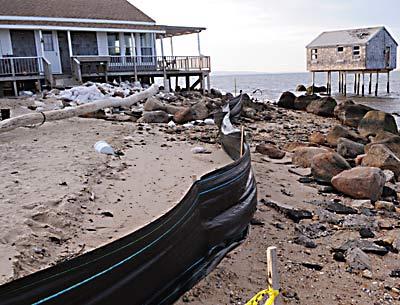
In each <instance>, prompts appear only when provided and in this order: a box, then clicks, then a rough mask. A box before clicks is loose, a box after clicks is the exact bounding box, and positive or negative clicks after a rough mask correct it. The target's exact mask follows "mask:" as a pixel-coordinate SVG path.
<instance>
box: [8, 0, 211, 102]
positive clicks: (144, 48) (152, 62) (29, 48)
mask: <svg viewBox="0 0 400 305" xmlns="http://www.w3.org/2000/svg"><path fill="white" fill-rule="evenodd" d="M0 7H1V9H0V94H3V95H4V94H12V93H14V94H17V93H18V92H19V91H20V90H24V89H27V88H31V87H32V86H33V84H34V83H36V87H38V86H37V84H38V83H40V84H41V85H44V84H47V85H50V86H55V85H60V86H62V85H71V84H77V83H81V82H82V81H84V80H86V79H102V80H108V79H110V78H117V79H132V80H133V79H134V80H141V81H143V82H148V83H151V82H154V78H155V77H163V78H164V84H165V86H166V87H167V89H168V88H169V87H170V79H171V77H184V78H186V86H187V87H192V88H193V87H194V86H196V85H199V86H201V87H202V88H203V89H204V87H205V79H208V85H209V74H210V70H211V69H210V58H209V57H208V56H203V55H202V54H201V51H200V36H198V51H199V54H198V56H174V54H170V55H168V56H166V54H164V47H163V40H164V39H165V38H170V39H171V49H172V50H173V45H172V37H174V36H179V35H186V34H197V35H199V33H200V32H201V31H203V30H205V28H200V27H180V26H164V25H157V24H156V22H155V21H154V20H153V19H152V18H150V17H149V16H148V15H146V14H145V13H143V12H142V11H140V10H139V9H138V8H136V7H135V6H133V5H132V4H130V3H129V2H127V1H126V0H112V1H110V0H84V1H83V0H68V1H65V0H0ZM157 40H159V41H161V43H160V45H161V54H157V48H156V41H157ZM190 76H197V77H198V81H196V82H195V83H194V84H191V83H190Z"/></svg>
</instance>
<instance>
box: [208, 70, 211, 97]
mask: <svg viewBox="0 0 400 305" xmlns="http://www.w3.org/2000/svg"><path fill="white" fill-rule="evenodd" d="M210 77H211V76H210V73H208V75H207V90H208V93H211V78H210Z"/></svg>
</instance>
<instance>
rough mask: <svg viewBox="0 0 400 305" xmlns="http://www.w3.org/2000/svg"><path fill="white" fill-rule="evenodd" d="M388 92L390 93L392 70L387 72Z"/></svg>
mask: <svg viewBox="0 0 400 305" xmlns="http://www.w3.org/2000/svg"><path fill="white" fill-rule="evenodd" d="M386 92H387V93H390V72H389V71H388V72H387V84H386Z"/></svg>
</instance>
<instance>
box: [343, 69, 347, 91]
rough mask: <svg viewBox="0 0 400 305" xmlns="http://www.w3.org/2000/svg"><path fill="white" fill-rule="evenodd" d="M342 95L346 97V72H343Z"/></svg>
mask: <svg viewBox="0 0 400 305" xmlns="http://www.w3.org/2000/svg"><path fill="white" fill-rule="evenodd" d="M343 95H344V96H346V95H347V72H344V88H343Z"/></svg>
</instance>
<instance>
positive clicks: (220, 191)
mask: <svg viewBox="0 0 400 305" xmlns="http://www.w3.org/2000/svg"><path fill="white" fill-rule="evenodd" d="M228 120H229V115H228ZM221 143H222V146H223V148H224V149H225V150H226V152H227V153H228V154H229V155H230V156H231V157H232V159H233V160H234V161H233V163H231V164H229V165H228V166H225V167H223V168H220V169H218V170H215V171H213V172H211V173H209V174H207V175H205V176H203V177H202V178H201V179H200V180H198V181H196V182H195V183H194V184H193V185H192V187H191V188H190V190H189V191H188V193H187V194H186V195H185V197H184V198H183V199H182V200H181V201H180V202H179V203H178V204H177V205H176V206H175V207H174V208H173V209H172V210H170V211H169V212H168V213H167V214H165V215H163V216H162V217H160V218H159V219H157V220H156V221H154V222H152V223H150V224H148V225H147V226H145V227H143V228H141V229H139V230H138V231H135V232H133V233H132V234H129V235H127V236H125V237H123V238H121V239H119V240H116V241H114V242H112V243H110V244H108V245H105V246H103V247H101V248H98V249H96V250H94V251H91V252H88V253H86V254H83V255H81V256H79V257H76V258H74V259H72V260H69V261H66V262H63V263H60V264H58V265H56V266H54V267H51V268H48V269H45V270H42V271H39V272H37V273H34V274H32V275H29V276H27V277H24V278H21V279H18V280H15V281H13V282H10V283H7V284H5V285H3V286H1V287H0V304H1V305H25V304H34V305H39V304H45V305H50V304H67V305H114V304H115V305H125V304H126V305H142V304H172V303H174V302H175V301H176V300H177V299H178V298H179V297H180V296H181V295H182V294H183V293H184V292H186V291H187V290H189V289H190V288H191V287H193V285H195V284H196V283H197V282H198V281H199V280H200V279H202V278H203V277H205V276H206V275H207V274H208V273H209V272H211V271H212V269H213V268H214V267H215V266H216V265H217V264H218V263H219V262H220V261H221V260H222V258H223V257H224V256H225V255H226V253H227V252H229V251H230V250H232V249H233V248H234V247H236V246H237V245H238V244H240V242H242V241H243V240H244V238H245V237H246V234H247V230H248V226H249V223H250V220H251V218H252V217H253V214H254V212H255V209H256V203H257V189H256V183H255V179H254V175H253V172H252V168H251V159H250V151H249V147H248V146H247V144H244V150H243V151H244V153H243V156H240V145H241V136H240V133H238V132H237V131H236V132H231V133H230V134H225V133H224V132H221Z"/></svg>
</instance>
